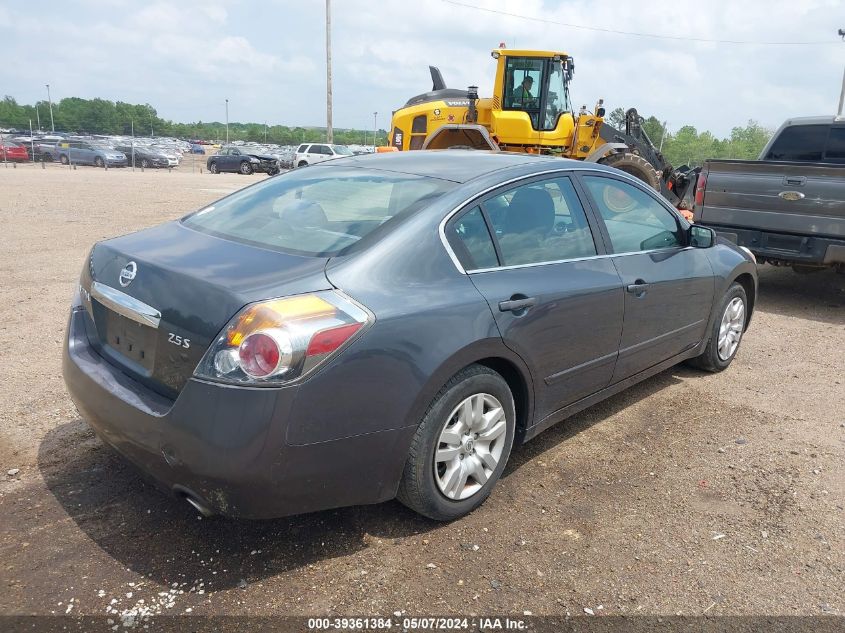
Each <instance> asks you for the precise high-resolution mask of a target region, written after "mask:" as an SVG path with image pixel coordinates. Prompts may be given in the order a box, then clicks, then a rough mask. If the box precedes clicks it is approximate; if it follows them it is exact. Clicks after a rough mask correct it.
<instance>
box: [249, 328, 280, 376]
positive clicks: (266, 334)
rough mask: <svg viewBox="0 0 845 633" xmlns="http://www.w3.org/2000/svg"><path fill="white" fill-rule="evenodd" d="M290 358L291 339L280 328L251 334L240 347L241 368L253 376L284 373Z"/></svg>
mask: <svg viewBox="0 0 845 633" xmlns="http://www.w3.org/2000/svg"><path fill="white" fill-rule="evenodd" d="M290 358H291V345H290V339H289V338H288V336H287V335H286V334H285V333H284V332H282V331H279V330H263V331H261V332H255V333H254V334H250V335H249V336H247V337H246V338H245V339H244V341H243V343H241V345H240V347H239V348H238V360H239V361H240V365H241V369H243V371H244V373H245V374H247V375H248V376H252V377H253V378H266V377H268V376H273V375H275V374H280V373H284V372H285V371H287V370H288V368H289V367H290Z"/></svg>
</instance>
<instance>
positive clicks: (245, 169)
mask: <svg viewBox="0 0 845 633" xmlns="http://www.w3.org/2000/svg"><path fill="white" fill-rule="evenodd" d="M253 171H254V170H253V169H252V165H251V164H250V163H248V162H246V161H243V162H242V163H241V169H240V172H241V173H242V174H243V175H244V176H249V175H250V174H251V173H252V172H253Z"/></svg>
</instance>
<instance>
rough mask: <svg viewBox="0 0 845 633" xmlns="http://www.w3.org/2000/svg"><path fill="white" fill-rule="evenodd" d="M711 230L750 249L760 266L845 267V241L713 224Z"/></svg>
mask: <svg viewBox="0 0 845 633" xmlns="http://www.w3.org/2000/svg"><path fill="white" fill-rule="evenodd" d="M708 226H710V227H711V228H713V229H714V230H715V231H716V233H718V234H719V235H720V236H722V237H724V238H726V239H728V240H730V241H731V242H733V243H735V244H737V245H738V246H745V247H746V248H748V249H749V250H750V251H751V252H752V253H754V256H755V257H757V259H758V260H759V261H760V263H763V262H764V261H778V262H787V263H795V264H809V265H825V266H827V265H829V266H834V265H837V264H845V240H840V239H835V238H828V237H818V236H810V235H793V234H788V233H774V232H772V231H756V230H750V229H740V228H734V227H727V226H714V225H711V224H708Z"/></svg>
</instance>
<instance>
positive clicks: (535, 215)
mask: <svg viewBox="0 0 845 633" xmlns="http://www.w3.org/2000/svg"><path fill="white" fill-rule="evenodd" d="M554 223H555V205H554V202H552V197H551V196H550V195H549V193H548V192H547V191H545V190H543V189H534V188H531V187H525V188H522V189H519V190H518V191H517V192H516V193H515V194H514V196H513V199H511V203H510V205H509V206H508V211H507V216H506V219H505V230H506V231H507V232H509V233H527V232H529V231H543V232H548V231H551V230H552V228H553V227H554Z"/></svg>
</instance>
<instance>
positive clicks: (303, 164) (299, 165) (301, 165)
mask: <svg viewBox="0 0 845 633" xmlns="http://www.w3.org/2000/svg"><path fill="white" fill-rule="evenodd" d="M296 166H297V167H308V163H306V162H305V161H304V160H301V161H299V163H297V165H296Z"/></svg>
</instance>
